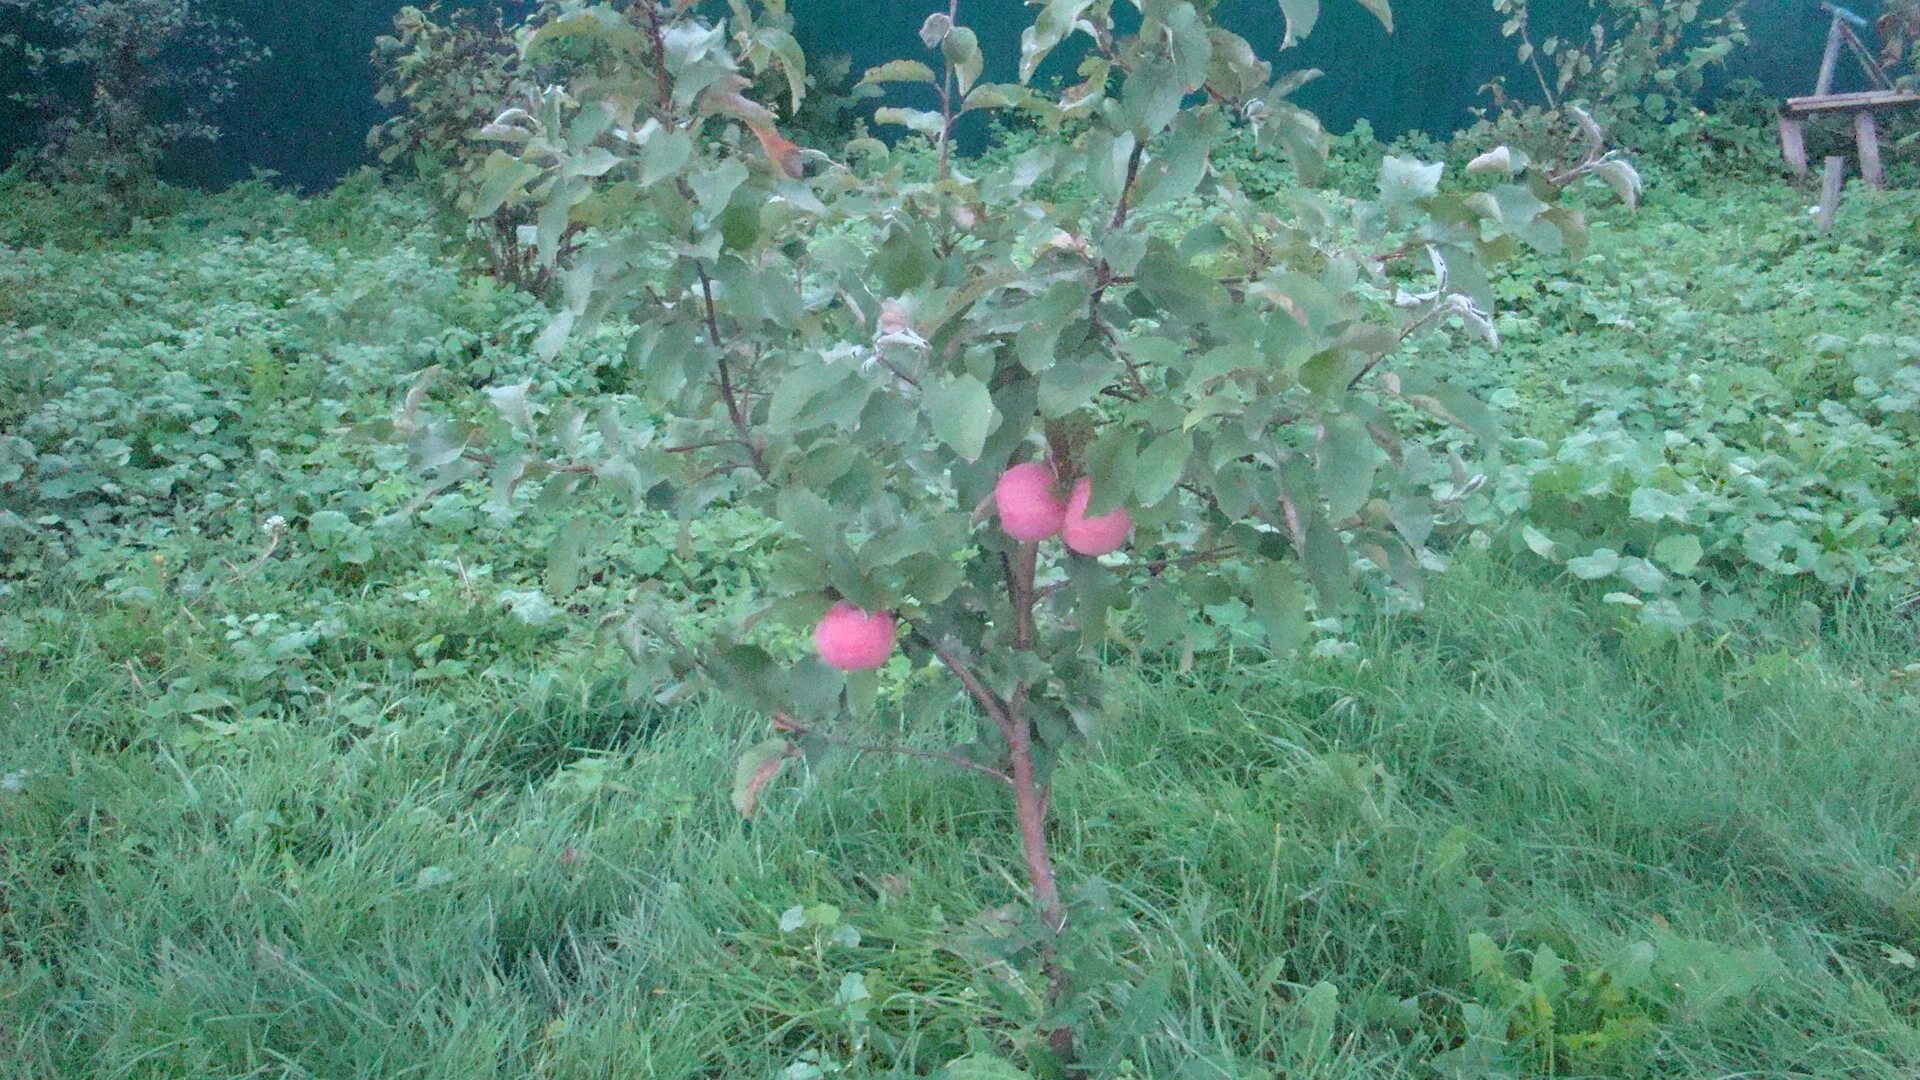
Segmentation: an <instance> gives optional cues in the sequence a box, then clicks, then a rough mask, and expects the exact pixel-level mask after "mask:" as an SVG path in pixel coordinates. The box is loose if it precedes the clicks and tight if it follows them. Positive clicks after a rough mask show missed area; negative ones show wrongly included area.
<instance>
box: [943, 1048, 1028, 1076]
mask: <svg viewBox="0 0 1920 1080" xmlns="http://www.w3.org/2000/svg"><path fill="white" fill-rule="evenodd" d="M934 1076H935V1077H936V1080H1033V1074H1032V1073H1030V1072H1027V1071H1026V1070H1024V1069H1021V1068H1019V1067H1018V1066H1016V1065H1015V1064H1014V1063H1013V1062H1011V1061H1008V1060H1007V1059H1006V1058H1003V1057H1000V1056H998V1055H996V1054H984V1053H983V1054H968V1055H967V1056H966V1057H963V1058H955V1059H954V1060H953V1061H950V1062H948V1063H947V1067H946V1068H944V1069H941V1070H940V1071H939V1072H937V1073H934Z"/></svg>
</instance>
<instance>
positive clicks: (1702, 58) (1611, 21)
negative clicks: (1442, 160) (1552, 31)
mask: <svg viewBox="0 0 1920 1080" xmlns="http://www.w3.org/2000/svg"><path fill="white" fill-rule="evenodd" d="M1589 6H1590V7H1591V8H1592V10H1593V12H1594V18H1593V23H1592V25H1591V28H1590V29H1589V31H1588V33H1587V34H1586V36H1585V37H1583V38H1562V37H1560V36H1558V35H1550V36H1547V37H1545V38H1540V39H1538V40H1536V37H1535V31H1534V24H1533V8H1532V4H1531V2H1530V0H1493V8H1494V11H1495V13H1497V14H1498V15H1500V16H1501V17H1502V18H1503V19H1504V20H1505V21H1504V22H1503V23H1502V24H1501V28H1500V29H1501V33H1502V34H1504V35H1505V36H1506V37H1508V38H1512V39H1517V47H1516V53H1517V56H1518V58H1519V60H1520V62H1521V63H1522V64H1523V65H1525V66H1526V67H1527V69H1528V70H1529V71H1530V72H1531V73H1532V75H1533V76H1534V81H1535V87H1534V88H1535V89H1537V90H1538V91H1539V94H1538V96H1537V97H1534V96H1533V95H1531V94H1518V93H1512V92H1510V90H1509V87H1508V86H1507V83H1506V79H1505V77H1504V76H1502V77H1499V78H1495V79H1493V80H1492V81H1490V82H1488V83H1487V85H1486V86H1485V88H1484V89H1485V91H1486V93H1487V94H1489V95H1490V96H1491V98H1492V101H1493V105H1492V108H1491V109H1489V110H1486V111H1485V112H1483V114H1482V120H1481V124H1480V127H1479V129H1478V130H1476V131H1475V132H1473V133H1471V135H1472V137H1473V138H1474V139H1475V141H1477V142H1480V143H1482V144H1485V145H1495V144H1500V143H1512V144H1513V145H1515V146H1517V147H1520V148H1522V149H1524V150H1526V151H1527V152H1528V153H1530V154H1532V155H1534V156H1535V157H1539V158H1542V159H1544V160H1547V161H1554V162H1563V163H1565V162H1570V161H1573V160H1577V157H1578V154H1579V147H1580V145H1581V143H1582V142H1583V141H1584V136H1583V135H1582V134H1581V132H1580V130H1579V129H1580V127H1581V125H1580V124H1579V123H1577V122H1576V120H1577V117H1576V116H1575V114H1574V110H1582V111H1584V112H1587V113H1590V114H1592V115H1593V117H1594V118H1595V119H1596V120H1597V122H1598V123H1600V124H1601V125H1602V126H1604V127H1606V128H1607V129H1608V130H1612V131H1615V132H1617V134H1618V135H1619V137H1620V138H1621V139H1622V140H1623V141H1624V142H1625V143H1626V144H1627V145H1630V146H1634V147H1637V148H1642V149H1646V150H1650V151H1655V152H1658V151H1660V150H1662V149H1664V148H1665V147H1666V146H1667V145H1668V144H1669V143H1673V142H1678V143H1679V144H1681V145H1685V144H1686V143H1687V142H1688V141H1689V139H1690V137H1691V134H1692V133H1691V131H1690V130H1687V129H1688V128H1691V127H1693V126H1697V125H1699V124H1700V123H1701V122H1702V118H1703V116H1704V114H1703V113H1702V111H1701V108H1700V102H1699V97H1700V94H1701V90H1702V88H1703V87H1704V86H1705V85H1706V79H1707V76H1708V74H1709V73H1710V72H1711V71H1712V70H1713V69H1714V68H1716V67H1718V66H1720V65H1722V64H1724V63H1725V62H1726V60H1727V58H1728V57H1729V56H1731V55H1732V54H1733V51H1734V50H1735V49H1737V48H1739V47H1741V46H1743V45H1745V44H1746V43H1747V41H1748V40H1749V39H1748V35H1747V29H1746V24H1745V22H1744V21H1743V20H1742V18H1741V9H1742V8H1743V7H1744V6H1745V0H1589ZM1676 124H1680V125H1682V128H1681V129H1680V130H1675V129H1674V126H1675V125H1676Z"/></svg>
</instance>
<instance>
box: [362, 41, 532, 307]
mask: <svg viewBox="0 0 1920 1080" xmlns="http://www.w3.org/2000/svg"><path fill="white" fill-rule="evenodd" d="M373 63H374V68H375V70H376V72H377V73H378V75H379V79H380V89H379V93H378V99H379V101H380V103H381V104H382V105H388V106H394V105H398V106H400V107H401V108H400V111H399V112H398V113H397V114H396V115H394V116H393V117H392V118H390V119H388V120H387V121H386V122H385V123H383V124H380V125H379V126H377V127H375V128H374V129H373V130H372V131H371V132H369V133H368V135H367V143H368V145H369V146H370V147H372V148H373V149H374V150H375V151H376V152H377V154H378V157H379V160H380V162H381V163H382V164H383V165H386V166H389V167H393V166H397V165H399V164H401V163H403V162H404V163H405V165H406V166H407V168H409V169H410V170H411V171H412V172H413V174H414V175H416V176H419V177H420V178H421V179H423V180H425V181H426V182H428V183H430V184H433V185H434V186H436V187H437V188H438V189H439V191H440V193H441V197H442V199H443V200H444V201H445V202H446V203H447V204H448V205H449V206H450V207H451V208H452V209H454V210H455V211H456V212H457V213H458V214H459V216H460V217H461V218H468V217H469V212H470V211H471V210H472V208H473V204H474V201H475V199H476V198H477V197H478V196H479V194H480V186H481V185H480V178H479V173H480V169H481V166H482V164H483V163H484V162H485V160H486V152H485V149H484V146H483V144H481V143H479V142H477V141H476V134H477V133H478V132H479V131H480V130H481V129H482V128H484V127H486V126H487V124H489V123H491V122H492V121H493V119H494V118H495V117H497V116H499V115H500V114H501V113H503V112H505V111H506V110H507V109H509V108H512V107H515V106H517V105H521V104H524V103H526V102H528V101H530V100H532V99H533V98H535V97H537V95H538V91H539V87H540V85H541V80H542V76H543V74H544V73H543V72H542V71H540V70H539V69H538V67H537V66H536V65H534V64H532V63H529V62H527V61H525V60H523V59H522V57H521V53H520V48H519V45H518V44H517V43H516V42H515V41H514V39H513V35H512V33H511V32H510V31H509V30H508V29H507V27H506V25H505V23H504V21H503V17H502V16H501V15H499V14H497V13H496V14H493V15H492V16H491V17H489V16H488V15H487V14H485V13H483V12H481V11H478V10H472V9H459V10H455V11H454V12H453V13H452V14H450V15H448V14H445V13H443V11H442V9H441V8H440V6H439V5H437V4H436V5H432V6H430V7H428V8H425V9H422V8H417V7H413V6H411V5H409V6H407V7H403V8H401V9H400V11H399V12H398V13H397V14H396V15H394V18H393V33H392V34H391V35H388V36H383V37H381V38H379V39H378V40H377V41H375V43H374V49H373ZM530 224H531V218H530V216H529V215H527V214H526V213H524V212H521V211H517V210H515V209H514V208H511V207H500V208H497V209H495V210H494V211H493V212H492V213H490V214H483V215H477V216H473V217H472V218H471V221H470V224H469V226H468V228H467V238H468V240H469V242H470V243H471V244H472V245H473V246H474V247H475V249H476V250H477V252H478V253H479V256H480V259H481V265H482V266H483V267H484V268H485V269H486V270H487V271H488V272H489V273H491V274H493V275H495V276H496V277H498V278H500V279H501V280H502V281H506V282H509V283H511V284H513V285H516V286H518V287H520V288H524V289H527V290H529V291H532V292H545V291H546V290H547V289H548V288H550V287H551V286H552V284H553V268H552V260H549V262H548V263H547V264H545V265H542V264H541V263H540V261H539V260H538V259H537V257H536V252H535V250H534V248H533V246H532V245H530V244H526V243H523V242H522V241H521V230H522V229H524V228H528V227H530ZM568 239H570V238H568ZM563 243H564V241H563Z"/></svg>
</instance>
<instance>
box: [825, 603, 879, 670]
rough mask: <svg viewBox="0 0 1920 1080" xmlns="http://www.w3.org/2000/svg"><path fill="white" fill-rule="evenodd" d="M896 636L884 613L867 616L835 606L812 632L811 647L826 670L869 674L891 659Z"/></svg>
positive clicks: (856, 609) (848, 608)
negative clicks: (867, 672)
mask: <svg viewBox="0 0 1920 1080" xmlns="http://www.w3.org/2000/svg"><path fill="white" fill-rule="evenodd" d="M898 633H899V631H898V628H897V627H896V626H895V625H894V621H893V616H892V615H891V614H890V613H888V612H885V611H881V612H876V613H874V614H872V615H869V614H867V613H866V612H864V611H862V610H860V609H859V608H857V607H854V606H853V605H852V604H835V605H834V606H833V610H831V611H829V612H827V614H826V616H825V617H823V618H822V619H821V620H820V622H819V624H818V625H816V626H815V627H814V628H813V647H814V648H815V649H817V650H818V651H819V653H820V659H821V660H822V661H824V662H825V663H826V665H827V666H828V667H831V668H838V669H839V670H841V671H871V670H873V669H874V668H877V667H881V666H883V665H885V664H886V662H887V660H888V658H890V657H891V656H893V646H894V641H895V638H896V637H897V636H898Z"/></svg>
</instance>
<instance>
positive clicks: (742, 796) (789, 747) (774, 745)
mask: <svg viewBox="0 0 1920 1080" xmlns="http://www.w3.org/2000/svg"><path fill="white" fill-rule="evenodd" d="M792 756H793V744H792V743H790V742H788V741H787V740H785V739H768V740H767V741H765V742H763V743H759V744H758V745H756V746H754V747H753V748H752V749H751V750H748V751H747V752H746V753H744V754H742V755H740V760H739V762H738V763H736V764H735V765H734V768H733V808H734V809H735V810H737V811H739V813H740V816H741V817H752V816H753V812H754V811H755V810H757V809H759V806H760V793H761V792H762V791H765V790H766V788H767V785H768V784H771V783H773V781H774V778H775V777H778V776H779V775H780V770H781V768H783V767H784V766H785V765H786V763H787V759H788V758H789V757H792Z"/></svg>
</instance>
